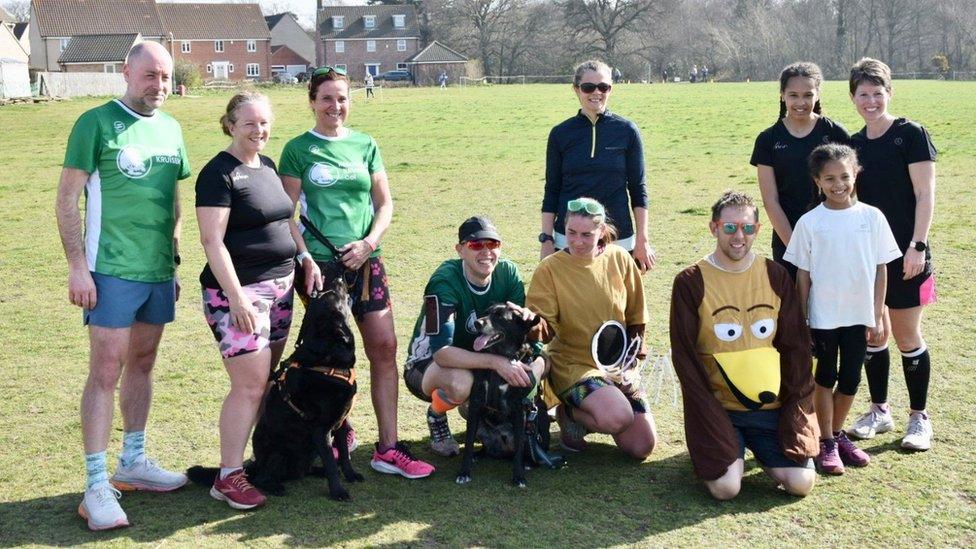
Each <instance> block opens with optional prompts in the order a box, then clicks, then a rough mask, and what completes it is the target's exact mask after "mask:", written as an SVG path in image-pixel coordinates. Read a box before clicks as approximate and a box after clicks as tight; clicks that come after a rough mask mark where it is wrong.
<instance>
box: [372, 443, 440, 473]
mask: <svg viewBox="0 0 976 549" xmlns="http://www.w3.org/2000/svg"><path fill="white" fill-rule="evenodd" d="M369 465H370V466H371V467H372V468H373V469H374V470H376V471H378V472H380V473H386V474H388V475H401V476H404V477H407V478H424V477H429V476H430V474H431V473H433V472H434V466H433V465H431V464H429V463H427V462H424V461H420V460H419V459H417V458H415V457H413V454H411V453H410V449H409V448H408V447H407V445H406V443H403V442H397V443H396V446H394V447H393V448H390V449H389V450H387V451H385V452H380V444H379V443H378V442H377V443H376V450H375V451H374V452H373V459H372V460H371V461H370V462H369Z"/></svg>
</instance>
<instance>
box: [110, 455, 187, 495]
mask: <svg viewBox="0 0 976 549" xmlns="http://www.w3.org/2000/svg"><path fill="white" fill-rule="evenodd" d="M109 482H111V483H112V485H113V486H115V487H116V488H117V489H119V490H124V491H129V490H145V491H147V492H172V491H173V490H176V489H177V488H180V487H182V486H183V485H184V484H186V482H187V479H186V475H184V474H183V473H174V472H172V471H167V470H166V469H163V468H162V467H160V466H159V464H158V463H156V462H155V461H153V460H151V459H149V458H147V457H145V456H143V457H141V458H139V459H138V460H137V461H136V462H135V463H133V464H132V465H130V466H128V467H126V466H124V465H122V462H121V461H119V465H118V467H116V468H115V474H114V475H112V478H111V479H110V480H109Z"/></svg>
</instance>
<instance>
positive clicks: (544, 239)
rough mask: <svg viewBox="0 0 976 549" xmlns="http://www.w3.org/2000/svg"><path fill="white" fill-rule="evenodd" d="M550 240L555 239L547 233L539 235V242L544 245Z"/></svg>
mask: <svg viewBox="0 0 976 549" xmlns="http://www.w3.org/2000/svg"><path fill="white" fill-rule="evenodd" d="M550 240H553V238H552V236H551V235H548V234H546V233H539V242H542V243H543V244H545V243H546V242H549V241H550Z"/></svg>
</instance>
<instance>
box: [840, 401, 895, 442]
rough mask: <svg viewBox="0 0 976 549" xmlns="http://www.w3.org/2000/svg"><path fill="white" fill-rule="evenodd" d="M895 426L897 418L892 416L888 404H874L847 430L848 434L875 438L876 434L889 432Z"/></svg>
mask: <svg viewBox="0 0 976 549" xmlns="http://www.w3.org/2000/svg"><path fill="white" fill-rule="evenodd" d="M894 428H895V420H894V419H892V417H891V410H890V408H889V407H888V406H887V405H880V404H872V405H871V409H870V410H868V411H867V412H866V413H864V414H862V415H861V416H859V417H858V418H857V420H855V421H854V425H852V426H851V428H850V429H848V430H847V434H849V435H851V436H852V437H854V438H859V439H863V440H867V439H871V438H874V435H880V434H881V433H887V432H888V431H890V430H892V429H894Z"/></svg>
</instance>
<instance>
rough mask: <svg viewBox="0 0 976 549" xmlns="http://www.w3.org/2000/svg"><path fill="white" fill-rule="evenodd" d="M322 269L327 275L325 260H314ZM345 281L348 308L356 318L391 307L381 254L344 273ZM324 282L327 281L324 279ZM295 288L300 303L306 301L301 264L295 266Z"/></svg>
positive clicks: (387, 281) (327, 269) (359, 318)
mask: <svg viewBox="0 0 976 549" xmlns="http://www.w3.org/2000/svg"><path fill="white" fill-rule="evenodd" d="M316 264H318V266H319V268H320V269H322V276H323V277H325V276H328V275H327V274H326V273H329V272H331V269H329V268H328V267H327V262H323V261H316ZM345 276H346V283H347V284H348V285H349V301H350V305H349V309H350V310H351V311H352V315H353V316H354V317H356V320H357V321H358V320H362V319H363V316H364V315H365V314H366V313H372V312H376V311H382V310H385V309H390V308H392V301H391V300H390V286H389V284H390V281H389V278H388V277H387V275H386V267H384V266H383V258H382V257H381V256H377V257H371V258H369V259H368V260H367V261H366V262H365V263H363V266H362V267H360V268H359V270H358V271H356V272H355V274H353V273H346V275H345ZM325 282H326V283H328V282H329V281H328V280H326V281H325ZM295 290H296V291H297V292H298V296H299V297H300V298H301V299H302V303H303V304H304V303H307V302H308V296H307V295H306V294H305V269H303V268H302V266H301V265H299V266H297V267H296V268H295Z"/></svg>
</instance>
